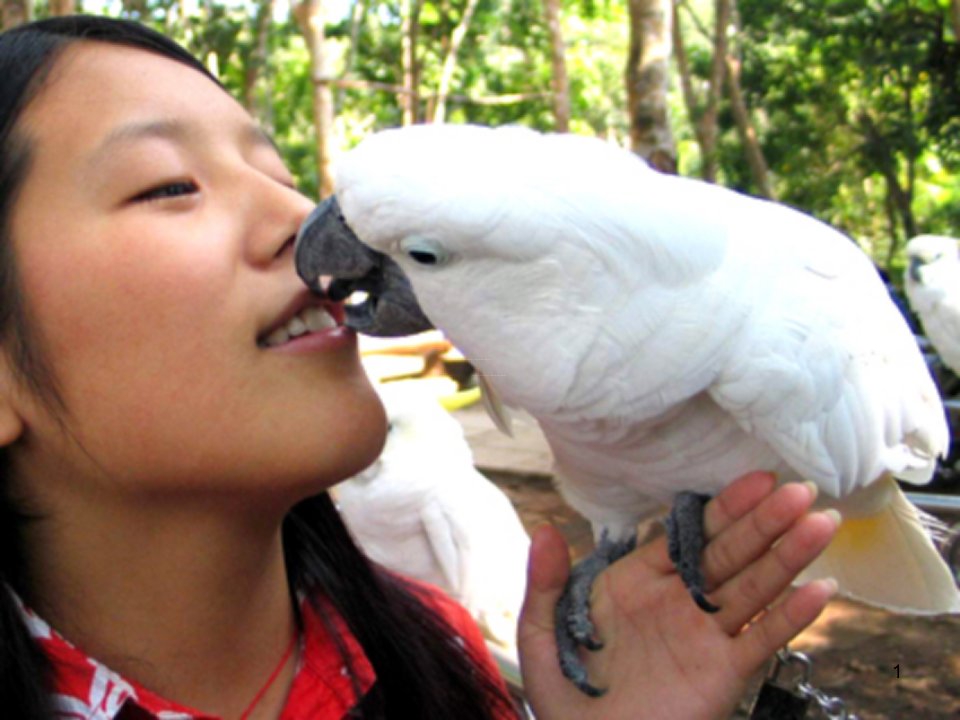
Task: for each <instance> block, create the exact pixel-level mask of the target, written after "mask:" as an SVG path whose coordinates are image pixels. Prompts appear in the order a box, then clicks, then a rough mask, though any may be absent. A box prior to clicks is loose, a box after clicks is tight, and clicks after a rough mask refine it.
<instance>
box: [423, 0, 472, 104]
mask: <svg viewBox="0 0 960 720" xmlns="http://www.w3.org/2000/svg"><path fill="white" fill-rule="evenodd" d="M477 4H478V0H467V4H466V5H465V6H464V8H463V15H462V16H461V17H460V22H459V23H457V26H456V27H455V28H454V29H453V32H452V33H451V34H450V44H449V46H448V47H447V53H446V55H445V56H444V58H443V67H442V69H441V71H440V82H439V84H438V86H437V104H436V106H435V107H434V111H433V118H432V121H433V122H436V123H442V122H444V121H445V120H446V117H447V95H449V94H450V86H451V85H452V84H453V72H454V70H456V69H457V54H458V53H459V52H460V46H461V45H462V44H463V40H464V38H465V37H467V32H468V31H469V30H470V21H471V20H472V19H473V13H474V11H475V10H476V9H477Z"/></svg>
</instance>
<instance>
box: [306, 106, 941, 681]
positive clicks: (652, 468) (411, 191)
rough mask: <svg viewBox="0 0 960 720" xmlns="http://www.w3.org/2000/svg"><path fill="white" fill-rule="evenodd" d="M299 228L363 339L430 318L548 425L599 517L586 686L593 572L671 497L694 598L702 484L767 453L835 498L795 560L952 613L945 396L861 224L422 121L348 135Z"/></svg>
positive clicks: (821, 573) (570, 651)
mask: <svg viewBox="0 0 960 720" xmlns="http://www.w3.org/2000/svg"><path fill="white" fill-rule="evenodd" d="M336 179H337V190H336V194H335V196H333V197H331V198H328V199H327V200H326V201H324V202H323V203H322V204H321V205H319V206H318V208H317V209H316V210H315V211H314V212H313V213H312V214H311V216H310V217H309V218H308V219H307V220H306V222H305V223H304V224H303V226H302V228H301V230H300V233H299V236H298V239H297V244H296V264H297V271H298V273H299V274H300V276H301V277H302V278H303V279H304V281H305V282H306V283H307V284H308V285H309V286H310V287H312V288H313V289H314V291H315V292H317V293H321V294H325V295H328V296H330V297H332V298H334V299H342V298H344V297H347V296H348V295H350V294H351V293H352V292H353V291H355V290H363V291H365V292H366V293H367V294H368V298H367V299H366V301H364V302H363V303H358V304H355V305H352V306H348V307H347V324H348V325H350V326H352V327H354V328H355V329H357V330H358V331H360V332H366V333H369V334H374V335H390V334H406V333H411V332H417V331H420V330H423V329H424V328H426V327H429V326H431V325H434V326H436V327H437V328H439V329H441V330H443V331H444V333H445V335H446V336H447V337H449V338H450V340H451V341H452V342H453V344H454V345H455V346H456V347H457V348H458V349H459V350H460V351H462V352H463V353H464V355H465V356H466V357H467V359H468V360H469V361H470V362H471V363H472V364H473V365H474V366H475V367H476V368H477V370H478V371H479V373H480V374H481V376H482V377H483V378H484V384H485V385H486V387H487V389H488V390H489V391H490V394H489V395H488V397H487V400H488V405H489V407H490V408H491V409H492V411H493V414H494V415H495V417H498V418H499V419H500V422H501V424H502V425H504V427H506V426H507V424H508V420H506V419H505V417H506V413H505V412H504V411H503V406H518V407H520V408H522V409H524V410H525V411H527V412H528V413H529V414H530V415H532V416H533V417H534V418H535V419H536V420H537V421H538V423H539V425H540V427H541V429H542V430H543V432H544V435H545V437H546V439H547V441H548V443H549V445H550V447H551V449H552V452H553V455H554V459H555V475H556V481H557V487H558V489H559V490H560V492H561V494H562V495H563V497H564V498H565V499H566V501H567V502H568V503H569V504H570V505H572V506H573V507H574V508H575V509H576V510H578V511H579V512H580V513H582V514H583V515H584V516H586V517H587V519H589V520H590V522H591V524H592V526H593V529H594V536H595V540H596V551H595V553H594V555H593V556H591V557H590V558H588V559H586V560H585V561H583V562H582V563H580V564H579V565H578V566H577V567H575V568H574V570H573V572H572V574H571V580H570V583H569V584H568V587H567V590H566V592H565V594H564V596H563V598H562V599H561V605H560V609H559V611H558V612H559V614H560V615H561V617H562V621H561V622H558V623H557V640H558V646H559V647H560V651H561V657H560V664H561V667H562V668H563V671H564V673H565V674H566V675H567V677H569V678H570V679H571V680H573V682H574V683H576V685H577V686H578V687H580V688H581V689H582V690H583V691H584V692H587V693H590V694H595V693H597V692H599V691H598V689H597V688H595V687H594V686H592V685H591V684H590V682H589V680H588V678H587V674H586V671H585V667H584V665H583V663H582V662H581V659H580V658H579V657H578V653H577V647H578V646H586V647H591V642H592V632H593V628H592V625H591V624H590V622H589V617H588V613H589V607H588V601H589V591H590V587H591V585H592V583H593V580H594V579H595V576H596V574H597V573H598V572H600V571H601V570H602V568H603V567H605V565H607V564H609V563H610V562H613V561H616V560H617V559H618V558H619V557H620V556H621V555H623V554H624V553H625V552H628V551H629V549H630V548H631V547H632V546H633V544H634V542H635V537H636V530H637V524H638V522H639V521H641V520H643V519H644V518H646V517H648V516H650V515H651V514H654V513H657V512H659V511H660V508H662V507H663V506H664V505H672V510H671V513H670V515H669V517H668V522H667V531H668V536H669V540H670V546H671V555H672V557H673V560H674V563H675V564H676V566H677V568H678V570H679V572H680V575H681V577H682V578H683V580H684V582H685V583H686V584H687V586H688V587H689V588H690V591H691V594H692V595H693V597H694V599H695V600H696V601H697V602H698V604H700V605H701V607H703V608H704V609H711V608H712V606H711V605H710V603H709V602H708V601H707V600H706V598H705V597H704V594H705V588H704V586H703V578H702V574H701V570H700V553H701V550H702V543H703V536H702V515H703V505H704V503H705V502H706V499H707V498H708V497H710V496H713V495H715V494H716V493H717V492H718V491H720V490H721V489H722V488H724V487H725V486H727V485H728V484H729V483H731V482H732V481H733V480H734V479H735V478H737V477H738V476H740V475H742V474H744V473H746V472H748V471H752V470H760V469H764V470H769V471H774V472H776V473H777V475H778V477H779V479H780V480H781V481H782V482H797V481H802V480H809V481H812V482H814V483H815V484H816V485H817V487H818V488H819V498H818V502H819V503H820V504H821V505H823V506H830V507H835V508H838V509H839V510H840V511H841V512H842V514H843V517H844V522H843V524H842V526H841V527H840V529H839V531H838V533H837V536H836V537H835V539H834V540H833V542H832V543H831V544H830V546H829V547H828V548H827V550H826V551H825V552H824V553H823V554H822V555H821V557H820V558H819V559H818V560H817V562H816V563H815V564H814V565H813V566H811V568H810V569H809V571H808V573H807V575H806V577H808V578H812V577H833V578H835V579H836V581H837V583H838V585H839V589H840V591H841V592H842V593H845V594H847V595H849V596H852V597H856V598H860V599H862V600H864V601H867V602H869V603H872V604H875V605H880V606H883V607H886V608H890V609H894V610H897V611H902V612H911V613H943V612H958V611H960V593H958V590H957V586H956V583H955V582H954V578H953V575H952V573H951V572H950V570H949V569H948V567H947V566H946V564H945V562H944V561H943V559H942V558H941V557H940V555H939V554H938V551H937V548H936V546H935V544H934V542H933V540H932V538H931V533H930V527H929V525H930V523H931V520H930V519H929V518H927V517H925V516H923V515H922V513H920V511H919V510H918V509H917V508H916V507H914V506H913V505H912V504H911V503H910V502H909V501H908V500H907V498H906V497H905V495H904V494H903V492H901V490H900V488H899V487H898V485H897V482H896V479H898V478H899V479H902V480H905V481H907V482H910V483H915V484H924V483H928V482H929V481H930V479H931V477H932V475H933V473H934V469H935V466H936V462H937V458H938V456H942V455H944V454H945V453H946V451H947V446H948V434H947V425H946V422H945V418H944V411H943V408H942V406H941V404H940V398H939V395H938V393H937V389H936V387H935V386H934V384H933V382H932V380H931V378H930V375H929V373H928V371H927V368H926V365H925V363H924V361H923V358H922V357H921V355H920V352H919V351H918V349H917V344H916V342H915V340H914V338H913V335H912V333H911V332H910V331H909V329H908V328H907V325H906V323H905V322H904V320H903V318H902V317H901V315H900V313H899V312H898V311H897V309H896V308H895V307H894V305H893V304H892V302H891V301H890V298H889V295H888V294H887V291H886V289H885V288H884V286H883V284H882V283H881V281H880V279H879V277H878V275H877V273H876V272H875V270H874V268H873V265H872V263H871V262H870V261H869V260H868V258H867V257H866V256H865V255H864V254H863V252H862V251H861V250H860V249H859V248H858V247H857V246H856V245H855V244H854V243H853V242H852V241H851V240H850V239H849V238H847V237H845V236H844V235H842V234H841V233H839V232H837V231H836V230H834V229H832V228H830V227H829V226H827V225H825V224H823V223H821V222H819V221H817V220H816V219H814V218H812V217H810V216H809V215H806V214H803V213H801V212H798V211H796V210H793V209H790V208H788V207H786V206H783V205H780V204H776V203H773V202H767V201H761V200H758V199H755V198H751V197H747V196H745V195H741V194H738V193H735V192H732V191H730V190H726V189H724V188H722V187H718V186H716V185H711V184H707V183H704V182H699V181H695V180H690V179H685V178H681V177H676V176H668V175H664V174H661V173H659V172H656V171H654V170H653V169H651V168H650V167H649V166H648V165H647V164H646V163H645V162H643V161H642V160H641V159H640V158H638V157H637V156H635V155H633V154H632V153H629V152H627V151H625V150H623V149H621V148H618V147H615V146H613V145H611V144H609V143H606V142H604V141H602V140H599V139H591V138H585V137H577V136H574V135H545V134H539V133H536V132H533V131H529V130H524V129H520V128H502V129H490V128H483V127H471V126H436V125H430V126H414V127H409V128H403V129H399V130H389V131H385V132H381V133H377V134H374V135H373V136H371V137H369V138H368V139H366V140H365V141H363V142H362V143H361V144H360V145H359V146H358V147H357V148H355V149H354V150H352V151H350V152H348V153H346V154H345V155H344V156H343V157H342V158H341V159H340V161H339V163H338V167H337V178H336Z"/></svg>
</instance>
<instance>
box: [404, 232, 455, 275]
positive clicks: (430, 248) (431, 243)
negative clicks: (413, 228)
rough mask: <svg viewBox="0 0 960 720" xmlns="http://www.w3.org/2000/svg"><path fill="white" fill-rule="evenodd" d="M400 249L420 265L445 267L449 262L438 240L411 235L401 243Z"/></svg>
mask: <svg viewBox="0 0 960 720" xmlns="http://www.w3.org/2000/svg"><path fill="white" fill-rule="evenodd" d="M400 249H401V250H402V251H403V252H404V253H406V255H407V257H409V258H410V259H411V260H413V261H414V262H415V263H417V264H418V265H425V266H434V267H435V266H437V265H443V264H444V263H445V262H447V260H448V257H449V256H448V254H447V251H446V250H445V249H444V247H443V246H442V245H441V244H440V243H438V242H437V241H436V240H430V239H428V238H424V237H419V236H416V235H411V236H410V237H406V238H404V239H403V240H401V241H400Z"/></svg>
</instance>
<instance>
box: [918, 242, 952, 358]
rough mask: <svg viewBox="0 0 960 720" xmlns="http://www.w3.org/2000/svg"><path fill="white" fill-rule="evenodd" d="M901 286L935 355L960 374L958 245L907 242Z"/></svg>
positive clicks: (950, 243)
mask: <svg viewBox="0 0 960 720" xmlns="http://www.w3.org/2000/svg"><path fill="white" fill-rule="evenodd" d="M904 287H905V289H906V292H907V299H908V300H909V301H910V307H911V308H913V311H914V312H915V313H916V314H917V315H918V316H919V317H920V322H921V323H922V324H923V330H924V333H925V334H926V336H927V337H928V338H929V339H930V342H931V343H932V344H933V347H934V349H935V350H936V351H937V354H938V355H939V356H940V358H941V359H942V360H943V362H944V364H945V365H946V366H947V367H948V368H950V369H951V370H952V371H953V372H954V374H956V375H960V245H958V243H957V241H956V240H955V239H954V238H951V237H944V236H942V235H918V236H917V237H915V238H913V239H912V240H911V241H910V242H909V243H907V270H906V274H905V276H904Z"/></svg>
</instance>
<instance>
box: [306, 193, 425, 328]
mask: <svg viewBox="0 0 960 720" xmlns="http://www.w3.org/2000/svg"><path fill="white" fill-rule="evenodd" d="M294 262H295V263H296V268H297V274H298V275H299V276H300V278H301V279H302V280H303V281H304V282H305V283H306V284H307V286H308V287H309V288H310V289H311V290H312V291H313V292H315V293H317V294H318V295H322V296H326V297H329V298H330V299H331V300H333V301H334V302H340V301H341V300H344V299H345V298H347V297H349V296H350V295H351V294H353V293H354V292H356V291H362V292H365V293H367V299H366V300H364V301H363V302H362V303H359V304H354V305H347V306H346V307H345V310H346V325H347V326H348V327H351V328H353V329H354V330H356V331H357V332H361V333H365V334H367V335H377V336H380V337H394V336H399V335H412V334H414V333H418V332H423V331H424V330H430V329H432V328H433V325H432V324H431V322H430V321H429V320H428V319H427V317H426V316H425V315H424V314H423V311H422V310H421V309H420V305H419V304H418V303H417V298H416V296H415V295H414V294H413V287H412V286H411V285H410V281H409V280H408V279H407V276H406V275H404V274H403V271H402V270H401V269H400V266H399V265H397V264H396V263H395V262H394V261H393V260H391V259H390V258H389V257H387V256H386V255H384V254H383V253H379V252H377V251H376V250H372V249H370V248H369V247H367V246H366V245H364V244H363V243H362V242H360V239H359V238H358V237H357V236H356V235H355V234H354V232H353V230H351V229H350V227H349V226H348V225H347V223H346V220H345V219H344V217H343V213H341V212H340V205H339V203H337V199H336V197H335V196H331V197H329V198H327V199H326V200H324V201H323V202H321V203H320V204H319V205H317V207H316V209H314V211H313V212H312V213H310V215H309V217H307V219H306V220H305V221H304V223H303V225H302V226H301V227H300V232H298V233H297V240H296V244H295V245H294ZM322 276H329V277H330V278H332V280H331V282H330V283H329V285H327V286H326V287H323V286H322V285H321V282H320V279H321V277H322Z"/></svg>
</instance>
